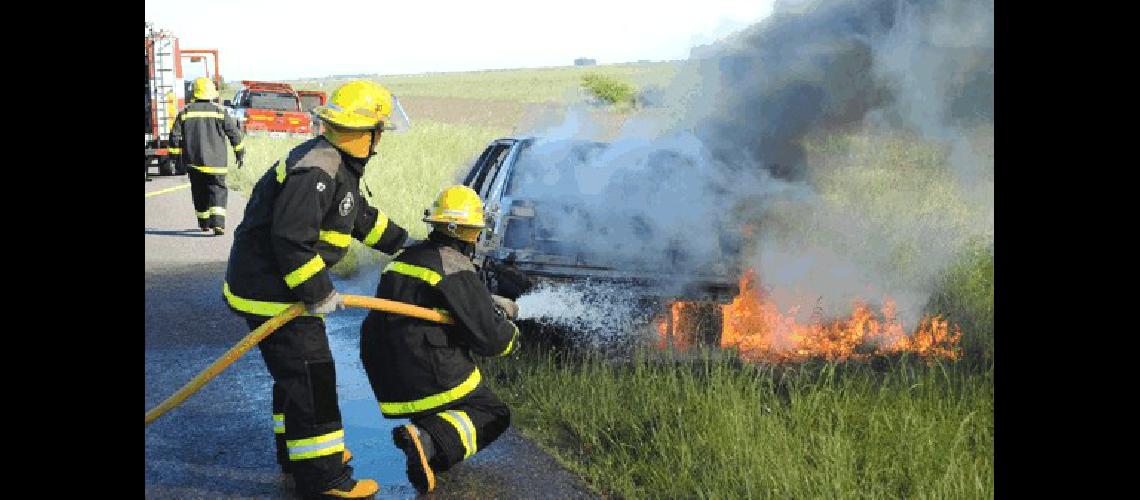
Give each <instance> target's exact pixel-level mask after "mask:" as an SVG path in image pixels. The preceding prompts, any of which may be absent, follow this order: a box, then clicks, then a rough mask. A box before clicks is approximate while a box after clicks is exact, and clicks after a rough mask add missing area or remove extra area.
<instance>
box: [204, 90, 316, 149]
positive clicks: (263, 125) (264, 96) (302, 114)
mask: <svg viewBox="0 0 1140 500" xmlns="http://www.w3.org/2000/svg"><path fill="white" fill-rule="evenodd" d="M241 83H242V87H241V88H239V89H238V91H237V93H235V94H234V98H233V99H232V100H227V101H225V103H224V104H225V106H226V109H227V112H228V113H229V114H230V115H231V116H233V117H234V119H236V120H237V122H238V126H239V127H241V130H242V132H244V133H266V134H268V135H271V136H285V135H295V134H302V135H306V136H308V135H315V134H316V133H317V132H318V129H319V127H318V126H314V123H315V122H316V120H315V119H314V116H313V115H312V113H311V112H310V110H311V109H312V107H313V106H314V105H313V104H312V103H313V102H323V101H324V92H316V94H319V95H314V92H313V91H304V92H305V93H304V94H302V93H298V92H297V91H295V90H293V88H292V87H291V86H289V84H286V83H275V82H258V81H250V80H243V81H242V82H241Z"/></svg>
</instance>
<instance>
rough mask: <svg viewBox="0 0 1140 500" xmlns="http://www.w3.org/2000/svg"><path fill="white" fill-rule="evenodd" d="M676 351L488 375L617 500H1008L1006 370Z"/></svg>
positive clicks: (556, 451)
mask: <svg viewBox="0 0 1140 500" xmlns="http://www.w3.org/2000/svg"><path fill="white" fill-rule="evenodd" d="M522 340H523V341H524V342H525V341H526V338H525V337H524V338H523V339H522ZM661 358H662V357H661V356H659V355H656V354H654V353H647V352H645V351H642V352H641V353H640V355H638V356H636V357H635V359H634V360H633V361H632V362H630V363H625V364H617V363H614V362H608V361H604V360H602V359H600V358H598V357H596V356H590V355H587V356H585V358H584V359H577V360H573V361H566V360H565V359H561V358H558V357H556V356H555V355H553V354H551V353H542V352H538V351H536V350H534V349H527V350H525V351H524V354H522V355H521V359H496V360H488V362H486V363H485V364H484V366H485V372H486V373H487V374H489V377H488V378H489V379H490V380H492V384H493V386H494V387H495V389H496V391H497V392H498V393H499V395H500V396H501V397H502V398H503V399H504V400H505V401H506V402H508V404H510V405H511V407H512V409H513V414H514V422H515V424H516V425H517V426H518V428H519V429H521V430H522V432H523V433H524V434H526V435H527V436H529V437H531V438H533V439H535V440H536V441H537V442H538V443H539V444H540V445H541V446H543V447H544V448H545V449H547V450H549V451H550V452H552V454H553V455H555V456H556V457H557V458H558V459H559V460H560V461H561V462H562V463H564V464H565V465H566V466H568V467H569V468H570V469H572V470H574V471H575V472H577V473H578V474H580V475H581V476H582V477H584V478H585V479H586V480H587V481H588V482H590V483H591V484H593V485H595V486H596V487H598V488H599V489H601V490H602V491H603V492H604V493H605V494H607V495H613V496H616V497H621V498H992V497H993V494H994V476H993V429H994V427H993V372H992V369H990V370H988V371H984V372H976V371H970V370H966V369H962V368H961V367H959V366H958V365H939V364H935V365H930V366H928V365H924V364H921V363H915V362H914V361H913V360H909V359H907V358H905V357H904V358H898V359H894V360H889V361H883V362H882V364H883V365H884V366H874V365H871V364H865V363H850V364H834V363H827V364H821V363H816V364H808V365H801V366H797V367H788V368H778V367H771V366H760V365H743V364H741V363H739V362H735V361H733V360H732V359H731V358H728V357H724V356H720V357H717V356H706V357H704V358H700V359H697V360H696V361H690V362H674V361H670V360H669V359H668V358H665V359H661Z"/></svg>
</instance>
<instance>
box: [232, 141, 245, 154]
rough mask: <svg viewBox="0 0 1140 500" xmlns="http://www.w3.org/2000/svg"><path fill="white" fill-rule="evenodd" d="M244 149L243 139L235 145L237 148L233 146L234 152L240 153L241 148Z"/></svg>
mask: <svg viewBox="0 0 1140 500" xmlns="http://www.w3.org/2000/svg"><path fill="white" fill-rule="evenodd" d="M244 147H245V139H242V141H241V142H239V143H238V144H237V146H234V151H241V148H244Z"/></svg>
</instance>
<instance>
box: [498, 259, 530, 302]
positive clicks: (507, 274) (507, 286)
mask: <svg viewBox="0 0 1140 500" xmlns="http://www.w3.org/2000/svg"><path fill="white" fill-rule="evenodd" d="M494 271H495V281H496V282H497V284H498V287H497V288H498V290H496V292H498V294H499V295H502V296H503V297H506V298H508V299H511V300H518V298H519V297H522V296H523V294H525V293H527V292H529V291H530V289H531V287H533V286H534V284H533V283H532V282H531V281H530V278H528V277H527V276H526V275H525V274H523V273H522V272H521V271H519V270H518V268H517V267H515V266H513V265H511V264H510V263H505V264H496V265H495V267H494Z"/></svg>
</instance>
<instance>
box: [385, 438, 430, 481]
mask: <svg viewBox="0 0 1140 500" xmlns="http://www.w3.org/2000/svg"><path fill="white" fill-rule="evenodd" d="M392 443H393V444H395V445H396V447H397V448H399V449H400V450H401V451H403V452H404V456H405V457H407V459H408V469H407V472H408V481H411V483H412V486H415V487H416V490H418V491H419V492H420V493H430V492H431V490H434V489H435V473H434V472H432V470H431V465H428V461H430V460H431V458H432V456H433V455H434V454H435V446H434V445H433V444H432V441H431V436H430V435H428V433H427V432H424V431H423V430H421V429H420V428H418V427H416V426H415V425H413V424H406V425H401V426H399V427H397V428H395V429H392Z"/></svg>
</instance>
